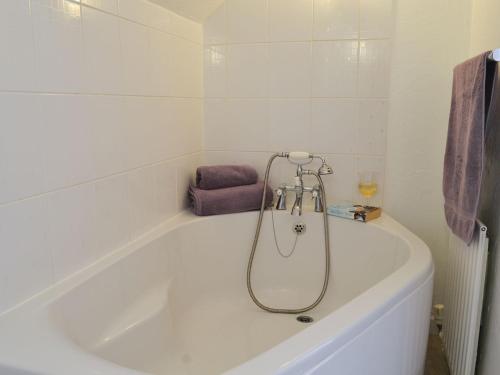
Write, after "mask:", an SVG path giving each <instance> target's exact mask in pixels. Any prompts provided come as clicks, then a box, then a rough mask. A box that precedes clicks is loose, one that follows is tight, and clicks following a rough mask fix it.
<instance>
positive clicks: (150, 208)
mask: <svg viewBox="0 0 500 375" xmlns="http://www.w3.org/2000/svg"><path fill="white" fill-rule="evenodd" d="M128 183H129V202H130V212H131V214H132V221H131V223H132V238H136V237H138V236H140V235H142V234H144V233H145V232H147V231H148V230H150V229H152V228H153V227H154V226H155V225H157V224H158V222H159V221H158V214H157V210H158V209H157V207H156V205H157V202H158V200H157V195H156V193H157V190H156V183H155V176H154V173H153V168H151V167H148V168H141V169H138V170H135V171H132V172H131V173H129V174H128Z"/></svg>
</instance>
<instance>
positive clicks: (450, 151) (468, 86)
mask: <svg viewBox="0 0 500 375" xmlns="http://www.w3.org/2000/svg"><path fill="white" fill-rule="evenodd" d="M488 55H489V52H486V53H483V54H482V55H479V56H477V57H474V58H472V59H470V60H467V61H466V62H464V63H462V64H460V65H458V66H457V67H456V68H455V69H454V73H453V92H452V101H451V111H450V122H449V128H448V140H447V144H446V153H445V159H444V176H443V193H444V200H445V204H444V209H445V215H446V221H447V222H448V226H449V227H450V229H451V230H452V232H453V233H455V235H457V236H458V237H459V238H461V239H462V240H464V241H465V242H466V243H467V244H470V243H471V242H472V239H473V236H474V229H475V226H476V219H477V212H478V207H479V198H480V192H481V181H482V175H483V168H484V150H485V124H486V115H487V111H488V108H487V107H488V103H487V92H486V91H487V87H491V85H489V84H488V82H487V80H489V79H492V77H488V74H487V72H488V69H487V66H488Z"/></svg>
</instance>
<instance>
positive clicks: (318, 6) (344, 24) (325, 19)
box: [314, 0, 359, 40]
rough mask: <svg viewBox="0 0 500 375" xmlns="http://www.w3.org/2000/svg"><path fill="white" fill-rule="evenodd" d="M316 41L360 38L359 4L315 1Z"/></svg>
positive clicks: (335, 0) (339, 0)
mask: <svg viewBox="0 0 500 375" xmlns="http://www.w3.org/2000/svg"><path fill="white" fill-rule="evenodd" d="M314 22H315V23H314V39H316V40H331V39H356V38H358V36H359V2H358V1H352V0H314Z"/></svg>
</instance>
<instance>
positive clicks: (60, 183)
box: [39, 95, 96, 191]
mask: <svg viewBox="0 0 500 375" xmlns="http://www.w3.org/2000/svg"><path fill="white" fill-rule="evenodd" d="M39 100H40V103H41V110H42V114H43V115H42V118H43V125H42V126H43V128H44V133H43V137H42V142H41V144H42V152H43V160H44V172H45V183H46V186H45V187H46V190H47V191H50V190H54V189H58V188H62V187H67V186H72V185H75V184H79V183H82V182H85V181H90V180H93V179H94V178H95V177H96V169H95V162H94V156H93V153H92V151H93V150H94V149H93V147H94V133H93V131H92V127H91V126H90V124H88V123H87V122H86V120H85V103H84V99H83V97H82V96H78V95H75V96H72V95H49V96H42V97H40V99H39Z"/></svg>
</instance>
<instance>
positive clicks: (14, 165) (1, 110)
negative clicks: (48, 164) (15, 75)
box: [0, 94, 44, 203]
mask: <svg viewBox="0 0 500 375" xmlns="http://www.w3.org/2000/svg"><path fill="white" fill-rule="evenodd" d="M0 124H1V129H2V136H1V137H0V171H1V173H0V203H6V202H11V201H14V200H17V199H21V198H26V197H29V196H32V195H36V194H40V193H41V192H42V191H43V190H44V183H43V168H42V166H43V163H42V151H41V147H40V143H41V139H42V134H43V133H44V128H43V123H42V122H41V121H40V108H39V102H38V100H37V97H36V96H34V95H27V94H26V95H25V94H0Z"/></svg>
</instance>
